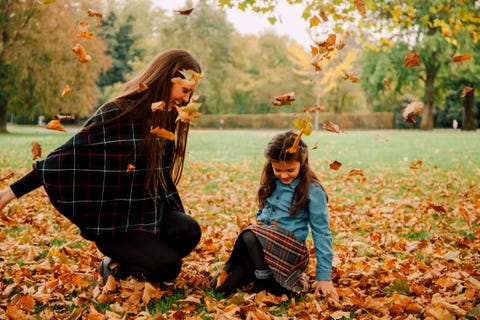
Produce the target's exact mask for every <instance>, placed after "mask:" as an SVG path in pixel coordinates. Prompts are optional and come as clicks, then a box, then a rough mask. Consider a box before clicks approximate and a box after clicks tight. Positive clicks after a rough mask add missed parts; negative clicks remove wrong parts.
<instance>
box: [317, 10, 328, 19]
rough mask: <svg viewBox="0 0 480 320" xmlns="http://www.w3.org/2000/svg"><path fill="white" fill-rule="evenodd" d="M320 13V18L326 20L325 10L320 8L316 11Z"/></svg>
mask: <svg viewBox="0 0 480 320" xmlns="http://www.w3.org/2000/svg"><path fill="white" fill-rule="evenodd" d="M318 14H319V15H320V18H322V20H323V21H325V22H327V21H328V17H327V14H326V13H325V10H323V9H322V10H320V12H319V13H318Z"/></svg>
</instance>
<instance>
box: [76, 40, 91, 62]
mask: <svg viewBox="0 0 480 320" xmlns="http://www.w3.org/2000/svg"><path fill="white" fill-rule="evenodd" d="M72 51H73V53H75V54H76V55H77V56H78V61H80V62H83V63H86V62H89V61H90V60H92V57H91V56H89V55H88V54H87V51H85V48H84V47H83V46H82V45H81V44H80V43H77V44H76V45H75V46H74V47H73V48H72Z"/></svg>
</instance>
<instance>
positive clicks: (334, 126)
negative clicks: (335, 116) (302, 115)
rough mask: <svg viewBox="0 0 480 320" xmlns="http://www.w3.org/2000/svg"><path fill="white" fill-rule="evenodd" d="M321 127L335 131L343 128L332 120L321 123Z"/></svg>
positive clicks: (340, 130) (340, 131)
mask: <svg viewBox="0 0 480 320" xmlns="http://www.w3.org/2000/svg"><path fill="white" fill-rule="evenodd" d="M323 129H324V130H326V131H330V132H336V133H342V132H343V130H342V129H341V128H340V127H339V126H338V125H337V124H336V123H333V122H332V121H326V122H325V123H323Z"/></svg>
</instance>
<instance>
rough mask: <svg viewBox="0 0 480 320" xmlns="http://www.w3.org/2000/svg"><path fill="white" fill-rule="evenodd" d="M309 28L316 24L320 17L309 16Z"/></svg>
mask: <svg viewBox="0 0 480 320" xmlns="http://www.w3.org/2000/svg"><path fill="white" fill-rule="evenodd" d="M309 22H310V28H313V27H316V26H318V24H319V23H320V18H318V17H317V16H316V15H313V17H311V18H310V20H309Z"/></svg>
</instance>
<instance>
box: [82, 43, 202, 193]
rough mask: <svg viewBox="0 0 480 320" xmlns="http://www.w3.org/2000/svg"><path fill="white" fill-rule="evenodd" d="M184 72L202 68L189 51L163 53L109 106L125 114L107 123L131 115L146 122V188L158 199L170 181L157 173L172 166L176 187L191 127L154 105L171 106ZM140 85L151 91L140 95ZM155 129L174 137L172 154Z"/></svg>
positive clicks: (144, 146) (170, 172) (167, 143)
mask: <svg viewBox="0 0 480 320" xmlns="http://www.w3.org/2000/svg"><path fill="white" fill-rule="evenodd" d="M182 70H193V71H195V72H197V73H199V74H201V68H200V65H199V64H198V62H197V61H196V60H195V58H194V57H193V56H192V55H191V54H190V53H189V52H188V51H185V50H181V49H172V50H168V51H165V52H162V53H160V54H158V55H157V56H156V57H155V58H154V59H153V60H152V62H150V64H149V65H148V66H147V67H146V68H145V69H144V70H143V71H142V72H140V73H139V74H137V75H136V76H135V77H134V78H133V79H132V80H130V81H128V82H127V83H126V84H125V86H124V88H123V90H122V92H121V93H120V95H119V96H117V97H115V98H113V99H111V100H110V101H108V102H107V103H106V104H108V103H113V104H115V105H116V106H117V107H118V108H119V109H120V110H122V111H121V113H120V114H119V115H118V116H116V117H115V118H113V119H111V120H109V121H108V122H113V121H116V120H118V119H119V118H122V117H124V116H126V115H130V116H131V117H132V118H133V119H134V120H136V121H144V122H145V127H144V128H145V133H144V134H145V143H144V145H143V146H141V147H142V148H146V149H145V150H147V151H148V152H147V169H148V171H147V177H146V187H147V188H148V190H149V191H150V192H152V193H153V195H155V196H157V195H158V183H159V182H160V184H161V185H162V187H163V188H166V186H167V179H168V178H167V177H165V175H164V174H165V172H164V170H158V168H163V167H165V166H169V168H170V170H169V172H168V174H169V175H170V176H171V177H172V180H173V182H174V183H175V184H177V183H178V182H179V181H180V178H181V175H182V171H183V163H184V160H185V149H186V146H187V137H188V130H189V124H188V123H183V122H181V121H176V118H177V115H178V112H177V110H176V109H174V110H171V111H167V110H165V111H160V112H158V111H157V112H151V105H152V103H154V102H158V101H164V102H165V103H166V104H167V105H168V104H169V101H170V94H171V90H172V85H173V84H172V78H175V77H181V78H184V76H183V75H182V74H181V73H180V71H182ZM140 84H144V85H146V86H147V87H148V89H147V90H145V91H140V90H139V86H140ZM139 91H140V92H139ZM165 109H167V108H165ZM90 125H96V124H95V123H92V124H90ZM155 127H160V128H164V129H166V130H168V131H171V132H174V133H175V143H174V146H173V154H171V155H170V154H167V151H168V150H167V147H168V145H169V142H168V141H166V140H165V139H160V138H158V137H156V136H155V135H153V134H150V129H151V128H155ZM167 156H171V159H167V158H166V157H167Z"/></svg>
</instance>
